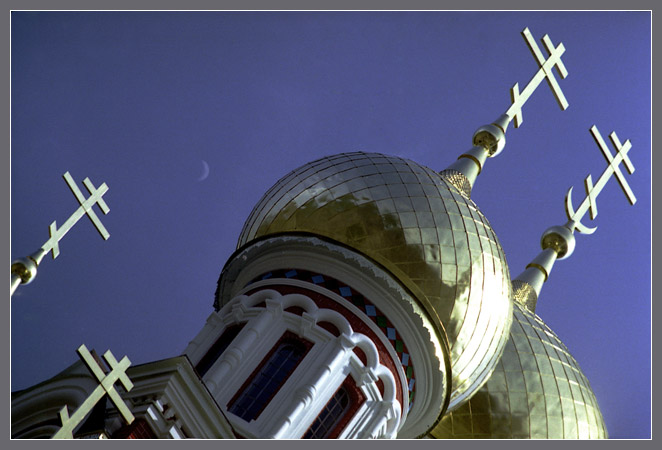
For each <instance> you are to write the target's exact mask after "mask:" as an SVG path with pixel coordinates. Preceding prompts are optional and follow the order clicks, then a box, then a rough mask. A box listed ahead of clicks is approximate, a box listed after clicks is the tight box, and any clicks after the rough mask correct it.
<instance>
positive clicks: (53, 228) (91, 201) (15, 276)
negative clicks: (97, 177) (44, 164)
mask: <svg viewBox="0 0 662 450" xmlns="http://www.w3.org/2000/svg"><path fill="white" fill-rule="evenodd" d="M63 178H64V181H66V183H67V185H68V186H69V189H71V192H73V194H74V196H75V197H76V200H78V203H79V205H80V206H79V207H78V209H76V211H74V213H73V214H72V215H71V216H70V217H69V219H67V221H66V222H65V223H64V225H62V226H61V227H60V228H58V227H57V224H56V221H53V223H51V224H50V226H49V227H48V233H49V236H50V238H49V239H48V240H47V241H46V242H45V243H44V245H43V246H42V247H41V248H40V249H39V250H38V251H37V252H35V253H33V254H32V255H30V256H28V257H27V258H20V259H18V260H16V261H14V262H13V263H12V265H11V294H12V295H13V294H14V291H15V290H16V288H18V285H19V284H28V283H30V282H31V281H32V280H33V279H34V277H35V276H36V274H37V267H38V266H39V263H40V262H41V260H42V259H43V257H44V255H45V254H46V253H48V252H49V251H50V252H51V253H52V255H53V259H55V258H57V256H58V255H59V254H60V246H59V242H60V240H61V239H62V238H63V237H64V235H65V234H67V232H68V231H69V230H70V229H71V228H72V227H73V226H74V225H75V224H76V222H78V220H80V218H81V217H83V216H85V215H87V216H88V217H89V218H90V220H91V221H92V224H93V225H94V226H95V228H96V229H97V231H98V232H99V234H101V237H102V238H103V239H104V240H106V239H108V238H109V237H110V234H109V233H108V230H106V228H105V227H104V226H103V224H102V223H101V221H100V220H99V217H98V216H97V215H96V213H95V212H94V210H93V209H92V207H93V206H94V205H99V208H100V209H101V212H102V213H104V214H108V212H109V211H110V208H108V205H107V204H106V202H105V201H104V200H103V198H102V197H103V195H104V194H105V193H106V192H107V191H108V186H107V185H106V183H103V184H101V186H99V187H98V188H96V187H95V186H94V185H93V184H92V182H91V181H90V179H89V178H85V179H84V180H83V185H85V187H86V188H87V191H88V192H89V193H90V196H89V197H87V198H85V196H84V195H83V193H82V192H81V191H80V189H79V188H78V186H77V185H76V182H75V181H74V180H73V178H72V177H71V175H70V174H69V172H66V173H65V174H64V175H63Z"/></svg>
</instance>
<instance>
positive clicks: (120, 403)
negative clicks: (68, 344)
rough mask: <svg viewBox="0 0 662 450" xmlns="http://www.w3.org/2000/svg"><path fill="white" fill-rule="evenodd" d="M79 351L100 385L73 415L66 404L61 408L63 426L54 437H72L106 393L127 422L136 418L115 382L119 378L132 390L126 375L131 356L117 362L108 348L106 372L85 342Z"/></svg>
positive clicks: (128, 389)
mask: <svg viewBox="0 0 662 450" xmlns="http://www.w3.org/2000/svg"><path fill="white" fill-rule="evenodd" d="M77 351H78V355H79V356H80V358H81V359H82V360H83V361H84V362H85V364H86V365H87V367H88V369H90V371H91V372H92V373H93V374H94V376H95V377H96V379H97V380H98V381H99V385H98V386H97V387H96V388H95V389H94V391H92V393H91V394H90V396H89V397H88V398H87V399H86V400H85V401H84V402H83V404H82V405H80V407H79V408H78V409H77V410H76V412H74V414H73V415H72V416H69V410H68V408H67V406H66V405H65V406H64V407H63V408H62V409H61V410H60V420H61V421H62V428H60V429H59V430H58V432H57V433H55V434H54V435H53V438H52V439H72V438H73V432H74V429H75V428H76V427H77V426H78V424H79V423H80V422H81V421H82V420H83V419H84V418H85V416H87V414H88V413H89V412H90V411H91V410H92V408H94V405H96V404H97V403H98V402H99V400H101V399H102V398H103V396H104V395H106V394H108V397H110V400H111V401H112V402H113V404H114V405H115V407H116V408H117V410H118V411H119V413H120V414H121V415H122V417H123V418H124V421H125V422H126V423H127V424H131V423H132V422H133V420H134V417H133V414H132V413H131V411H130V410H129V408H128V406H126V404H125V403H124V400H122V397H120V395H119V393H118V392H117V391H116V390H115V383H116V382H117V381H118V380H119V381H120V382H121V383H122V386H124V389H126V390H127V391H130V390H131V389H132V388H133V383H132V382H131V380H129V377H128V376H127V375H126V369H127V368H128V367H129V366H130V365H131V361H129V358H127V357H126V356H125V357H124V358H122V360H121V361H119V362H117V360H116V359H115V357H114V356H113V354H112V353H111V352H110V350H108V351H107V352H106V353H104V355H103V358H104V359H105V360H106V363H107V364H108V366H109V367H110V369H111V370H110V373H108V374H106V373H105V372H104V370H103V369H102V368H101V366H100V365H99V363H98V362H97V361H96V360H95V359H94V357H93V356H92V354H91V353H90V351H89V350H88V349H87V347H85V345H84V344H83V345H81V346H80V347H78V350H77Z"/></svg>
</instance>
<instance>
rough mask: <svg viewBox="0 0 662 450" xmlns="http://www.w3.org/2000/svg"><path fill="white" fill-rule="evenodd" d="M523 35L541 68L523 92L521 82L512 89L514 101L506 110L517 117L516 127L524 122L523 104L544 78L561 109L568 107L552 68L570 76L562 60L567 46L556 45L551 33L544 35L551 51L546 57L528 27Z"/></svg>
mask: <svg viewBox="0 0 662 450" xmlns="http://www.w3.org/2000/svg"><path fill="white" fill-rule="evenodd" d="M522 36H524V40H525V41H526V44H527V45H528V46H529V50H531V53H533V56H534V57H535V58H536V61H537V62H538V67H539V70H538V72H536V74H535V75H534V76H533V78H531V81H529V84H528V85H527V86H526V87H525V88H524V90H523V91H522V92H520V90H519V83H515V86H513V87H512V88H511V89H510V98H511V101H512V102H513V103H512V105H510V108H508V110H507V111H506V115H507V116H508V117H511V118H512V117H514V118H515V128H517V127H519V126H520V124H521V123H522V106H524V103H526V101H527V100H528V99H529V97H530V96H531V94H532V93H533V91H535V90H536V88H537V87H538V85H539V84H540V83H541V82H542V80H547V83H548V84H549V87H550V88H551V89H552V93H553V94H554V96H555V97H556V101H557V102H558V103H559V106H560V107H561V109H563V110H565V109H566V108H567V107H568V101H567V100H566V98H565V96H564V95H563V92H562V91H561V87H560V86H559V84H558V83H557V81H556V78H554V73H553V71H552V69H554V67H556V69H557V71H558V73H559V75H560V76H561V78H565V77H567V76H568V71H567V70H566V68H565V65H564V64H563V62H562V61H561V55H563V53H564V52H565V47H564V46H563V44H559V45H558V46H557V47H554V45H553V44H552V41H551V39H550V38H549V35H547V34H546V35H545V36H543V38H542V42H543V44H544V45H545V48H546V49H547V52H548V53H549V57H548V58H547V59H545V58H544V56H543V54H542V52H541V51H540V48H538V45H537V44H536V42H535V40H534V39H533V36H532V35H531V32H530V31H529V29H528V28H525V29H524V31H522Z"/></svg>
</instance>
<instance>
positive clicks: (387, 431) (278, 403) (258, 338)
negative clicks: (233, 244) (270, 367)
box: [187, 289, 401, 438]
mask: <svg viewBox="0 0 662 450" xmlns="http://www.w3.org/2000/svg"><path fill="white" fill-rule="evenodd" d="M262 302H264V303H265V305H266V308H265V307H262V306H257V305H260V304H261V303H262ZM291 306H298V307H300V308H302V309H303V310H304V311H305V312H304V313H303V314H302V315H297V314H292V313H289V312H286V311H285V310H286V309H287V308H289V307H291ZM213 314H214V315H218V316H224V317H228V316H230V317H232V319H233V320H232V321H231V322H228V321H227V320H208V321H207V323H206V324H205V328H207V329H204V328H203V330H201V332H200V333H199V335H198V337H196V339H194V341H193V342H192V343H191V344H189V347H188V348H187V350H188V349H191V352H192V353H191V355H189V357H190V358H191V359H192V360H196V361H197V360H199V359H200V358H202V356H203V355H204V352H205V351H206V349H208V348H209V347H210V346H211V345H212V344H213V343H214V342H215V340H216V339H218V337H219V336H220V335H221V334H222V333H223V331H224V330H225V329H226V328H227V327H228V326H230V325H233V324H235V323H241V322H246V324H245V325H244V327H243V329H242V330H241V331H240V332H239V334H238V335H237V336H236V337H235V339H234V340H233V341H232V342H231V343H230V345H229V346H228V348H227V349H226V350H225V352H223V354H222V355H221V356H220V357H219V359H218V360H217V361H216V362H214V364H213V365H212V367H211V368H210V369H209V370H208V371H207V373H206V374H205V376H204V377H203V380H204V381H205V383H206V384H207V386H208V388H209V390H210V392H211V393H212V395H213V396H214V398H215V399H216V401H217V403H218V404H219V406H220V407H221V408H222V409H223V410H224V411H225V410H226V406H227V403H228V402H229V401H230V399H231V398H232V397H233V396H234V395H235V394H236V392H237V391H238V390H239V389H240V388H241V386H242V385H243V383H244V382H245V380H246V379H247V378H248V376H250V374H251V373H252V372H253V370H254V369H255V367H257V366H258V364H260V362H261V361H262V359H263V358H264V356H265V355H266V354H267V353H268V352H269V351H270V350H271V349H272V348H273V346H274V345H275V344H276V342H277V340H278V339H279V337H280V336H282V334H283V333H284V332H285V331H286V330H290V331H292V332H294V333H298V334H299V335H300V336H302V337H304V338H305V339H307V340H309V341H311V342H312V343H313V347H312V348H311V350H310V351H309V352H308V354H307V355H306V357H305V358H304V360H303V361H302V362H301V363H300V364H299V366H298V367H297V369H296V370H295V372H294V373H293V374H292V375H291V376H290V377H289V379H288V380H287V382H286V383H285V385H284V386H283V387H282V388H281V389H280V390H279V392H278V393H277V394H276V395H275V396H274V398H273V399H272V401H271V402H270V403H269V404H268V405H267V406H266V408H265V409H264V411H263V412H262V414H260V416H258V418H257V419H256V420H254V421H251V422H249V423H247V422H246V421H244V420H243V419H241V418H239V417H237V416H235V415H234V414H232V413H229V412H227V411H226V415H227V417H228V419H229V420H230V421H231V423H232V424H233V426H234V427H235V429H236V430H237V431H238V432H239V433H240V434H242V435H244V436H246V437H274V438H299V437H301V436H302V435H303V434H304V433H305V431H306V430H307V429H308V428H309V427H310V425H311V424H312V422H313V421H314V420H315V419H316V417H317V416H318V415H319V413H320V411H321V410H322V408H323V407H324V406H325V405H326V403H327V402H328V401H329V399H330V398H331V397H332V396H333V394H334V393H335V391H336V390H337V389H338V388H339V387H340V385H341V384H342V383H343V382H344V380H345V379H346V378H347V376H348V375H350V376H352V377H353V379H354V380H355V381H356V383H357V386H358V387H359V389H361V390H362V392H363V393H364V395H365V397H366V399H367V401H366V402H365V404H364V405H362V406H361V408H359V410H358V411H357V414H356V415H355V417H354V418H353V419H352V420H351V421H350V424H349V425H348V426H347V427H346V429H347V430H348V431H347V432H344V433H343V437H347V438H351V437H358V435H359V433H364V434H365V433H366V432H367V433H369V434H370V435H371V436H373V437H374V436H377V435H383V437H393V436H395V433H396V432H397V429H398V427H399V426H400V423H401V405H400V402H398V400H397V398H396V389H397V388H396V386H397V385H396V381H395V377H394V375H393V373H392V372H391V371H390V370H389V369H388V368H387V367H385V366H384V365H382V364H381V363H380V361H379V352H378V350H377V346H376V345H375V343H374V342H372V340H371V339H370V338H368V337H367V336H365V335H363V334H361V333H357V332H355V331H353V329H352V327H351V324H350V323H349V322H348V321H347V319H346V318H345V317H344V316H343V315H342V314H340V313H338V312H337V311H334V310H331V309H326V308H319V307H318V306H317V305H316V304H315V302H314V301H313V300H312V299H311V298H309V297H307V296H305V295H303V294H297V293H293V294H286V295H281V294H280V293H279V292H277V291H275V290H272V289H263V290H260V291H257V292H255V293H253V294H251V295H244V294H240V295H238V296H236V297H235V298H233V299H232V300H231V301H230V302H228V303H227V304H226V305H225V306H224V307H223V308H222V309H221V310H220V311H219V312H217V313H213ZM319 322H330V323H331V324H333V325H334V326H336V327H337V328H338V330H339V332H340V335H339V336H337V337H336V336H333V335H332V334H331V333H329V332H328V331H326V330H325V329H323V328H322V327H320V326H318V325H317V324H318V323H319ZM354 347H359V348H360V349H361V350H362V351H363V352H364V353H365V355H366V360H367V364H366V365H364V364H363V363H362V362H361V360H360V359H359V358H358V356H356V354H355V353H354V352H353V351H352V349H353V348H354ZM194 358H195V359H194ZM396 362H397V359H396ZM396 367H398V366H396ZM377 380H381V381H382V382H383V385H384V396H383V397H382V395H381V394H380V392H379V389H378V388H377V385H376V382H377ZM386 403H388V404H389V405H390V407H389V408H384V406H383V405H384V404H386ZM359 413H360V414H359ZM358 422H361V423H362V424H363V426H362V427H361V428H356V427H353V426H352V424H353V423H358ZM366 427H368V428H373V429H370V430H366ZM378 430H382V431H380V432H378Z"/></svg>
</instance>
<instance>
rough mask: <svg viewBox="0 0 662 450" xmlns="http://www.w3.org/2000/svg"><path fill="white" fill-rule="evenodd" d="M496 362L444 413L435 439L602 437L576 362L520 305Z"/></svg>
mask: <svg viewBox="0 0 662 450" xmlns="http://www.w3.org/2000/svg"><path fill="white" fill-rule="evenodd" d="M514 313H515V317H514V319H513V326H512V328H511V332H510V338H509V339H508V344H507V345H506V348H505V350H504V352H503V356H502V357H501V361H499V364H498V365H497V367H496V369H495V370H494V372H493V373H492V375H491V376H490V378H489V379H488V380H487V383H485V385H484V386H483V387H482V388H481V389H480V390H479V391H478V392H477V393H476V394H475V395H474V396H473V397H472V398H471V399H470V400H469V401H468V402H466V403H465V404H464V405H462V406H460V408H458V409H457V410H455V411H453V412H452V413H450V414H448V415H446V416H445V417H444V418H443V419H442V420H441V422H440V423H439V425H438V426H437V427H436V428H435V430H434V431H433V432H432V433H431V437H436V438H439V439H479V438H490V439H517V438H522V439H606V438H607V429H606V427H605V423H604V420H603V418H602V413H601V412H600V408H599V407H598V402H597V400H596V398H595V395H594V394H593V390H592V389H591V386H590V385H589V382H588V380H587V379H586V377H585V376H584V374H583V373H582V371H581V369H580V368H579V365H578V364H577V361H575V359H574V358H573V357H572V355H571V354H570V352H569V351H568V349H567V347H566V346H565V345H564V344H563V342H561V340H560V339H559V338H558V337H557V336H556V334H554V332H553V331H552V330H551V329H550V328H549V327H548V326H547V325H546V324H545V323H544V322H543V321H542V320H541V319H540V317H538V316H537V315H536V314H534V313H532V312H531V311H529V310H528V309H526V308H525V307H523V306H522V305H520V304H518V303H515V308H514Z"/></svg>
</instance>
